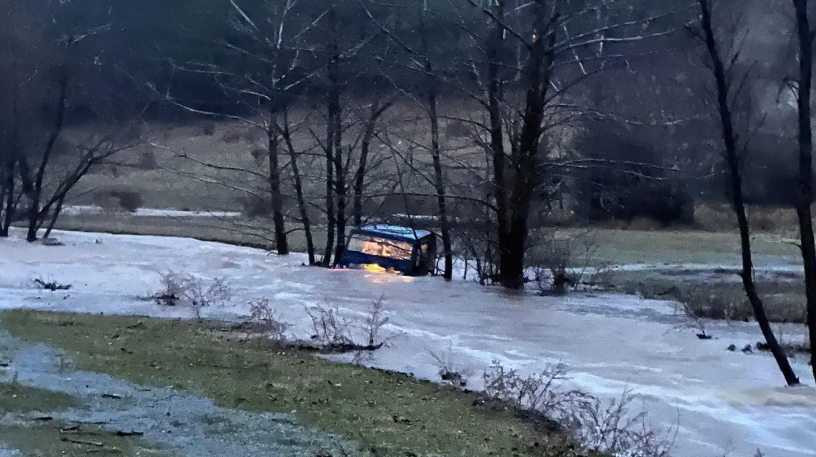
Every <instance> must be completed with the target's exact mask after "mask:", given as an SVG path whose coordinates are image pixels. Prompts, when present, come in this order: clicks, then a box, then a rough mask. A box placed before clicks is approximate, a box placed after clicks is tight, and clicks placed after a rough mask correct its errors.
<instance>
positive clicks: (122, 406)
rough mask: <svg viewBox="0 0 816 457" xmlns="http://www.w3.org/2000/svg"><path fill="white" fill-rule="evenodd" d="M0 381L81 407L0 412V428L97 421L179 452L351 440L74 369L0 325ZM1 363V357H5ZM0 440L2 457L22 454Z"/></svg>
mask: <svg viewBox="0 0 816 457" xmlns="http://www.w3.org/2000/svg"><path fill="white" fill-rule="evenodd" d="M0 359H2V360H8V363H7V364H8V366H7V367H3V368H0V383H10V382H16V383H19V384H20V385H23V386H27V387H34V388H39V389H46V390H50V391H54V392H61V393H65V394H68V395H70V396H71V397H73V398H75V399H76V400H77V403H78V405H79V406H78V407H73V408H70V409H68V410H64V411H38V412H28V413H23V414H13V413H8V414H6V415H5V416H0V427H3V426H6V427H15V426H32V425H34V422H35V421H36V420H37V419H36V417H42V416H50V417H52V418H53V421H58V422H62V423H66V424H99V425H101V426H102V427H104V428H106V429H108V430H110V431H111V432H113V433H118V432H123V433H133V432H136V433H138V434H140V435H141V434H143V435H141V436H142V439H143V440H144V441H146V442H148V443H151V444H155V445H158V446H159V447H160V448H163V449H167V450H169V451H171V453H172V454H173V455H180V456H190V457H198V456H219V457H221V456H223V457H244V456H271V457H277V456H279V457H298V456H303V457H306V456H308V457H313V456H315V455H316V454H317V453H318V452H319V451H321V450H331V449H337V448H338V447H342V448H344V449H345V450H346V451H348V450H349V449H350V446H349V445H347V444H344V443H340V442H339V441H337V440H335V439H334V438H333V437H331V436H329V435H327V434H325V433H320V432H317V431H314V430H310V429H307V428H305V427H303V426H302V425H300V424H298V423H297V422H296V421H295V420H294V419H293V417H292V416H290V415H285V414H271V413H263V414H258V413H248V412H245V411H238V410H232V409H226V408H222V407H219V406H216V405H215V404H214V403H213V402H212V401H211V400H209V399H207V398H203V397H197V396H193V395H189V394H184V393H181V392H179V391H176V390H174V389H173V388H172V386H168V387H161V388H156V387H151V388H146V387H143V386H137V385H133V384H131V383H128V382H125V381H122V380H119V379H113V378H111V377H109V376H106V375H101V374H98V373H89V372H84V371H76V370H74V369H73V368H72V366H71V362H70V360H69V359H67V358H65V357H64V356H63V355H61V354H59V353H58V352H56V351H55V350H53V349H51V348H49V347H47V346H44V345H29V344H25V343H22V342H21V341H18V340H16V339H14V338H12V337H11V336H10V335H8V334H7V333H5V332H2V331H0ZM4 364H6V363H4ZM16 452H17V451H14V450H12V449H9V448H7V447H4V445H3V443H0V457H7V456H9V457H10V456H16V455H22V454H18V453H16Z"/></svg>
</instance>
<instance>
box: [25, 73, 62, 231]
mask: <svg viewBox="0 0 816 457" xmlns="http://www.w3.org/2000/svg"><path fill="white" fill-rule="evenodd" d="M58 84H59V99H58V101H57V117H56V119H54V129H53V130H52V131H51V134H50V135H49V137H48V142H47V143H46V145H45V150H44V151H43V156H42V159H41V160H40V164H39V167H38V168H37V173H36V176H35V177H34V180H33V181H34V182H33V189H31V192H30V193H29V198H30V200H31V207H30V208H29V209H28V231H27V233H26V240H27V241H28V242H32V241H37V229H38V228H39V226H40V218H41V217H42V216H43V214H42V212H41V211H40V203H41V199H42V191H43V181H44V179H45V171H46V168H48V164H49V162H50V161H51V152H52V151H53V150H54V144H55V143H56V142H57V139H58V138H59V136H60V134H61V133H62V126H63V123H64V122H65V101H66V97H67V91H68V64H67V62H63V63H62V65H61V67H60V79H59V83H58ZM25 160H26V159H25V157H22V156H21V157H20V164H21V165H22V164H23V163H24V162H25ZM27 168H28V167H25V166H21V167H20V171H21V172H26V171H27V170H26V169H27Z"/></svg>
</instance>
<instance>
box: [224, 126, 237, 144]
mask: <svg viewBox="0 0 816 457" xmlns="http://www.w3.org/2000/svg"><path fill="white" fill-rule="evenodd" d="M241 136H242V132H241V130H240V129H238V128H232V129H229V130H227V131H226V132H224V135H223V136H222V137H221V139H222V140H223V141H224V142H225V143H237V142H239V141H241Z"/></svg>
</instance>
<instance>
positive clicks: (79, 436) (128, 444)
mask: <svg viewBox="0 0 816 457" xmlns="http://www.w3.org/2000/svg"><path fill="white" fill-rule="evenodd" d="M0 443H2V444H4V445H5V446H7V447H10V448H12V449H16V450H18V451H20V452H21V453H22V455H24V456H26V457H29V456H30V457H53V456H67V457H87V456H89V455H98V456H114V455H115V456H127V457H130V456H133V457H136V456H142V457H149V456H155V457H172V456H175V455H177V454H175V453H172V452H168V451H165V450H161V449H159V448H157V447H155V446H151V445H149V444H146V443H144V442H143V441H142V440H141V439H140V438H139V437H128V436H117V435H116V434H115V433H112V432H110V431H108V430H105V429H103V428H101V427H100V426H96V425H85V424H82V425H81V426H79V427H77V426H76V425H68V424H62V423H60V422H55V421H43V422H40V423H39V424H36V425H34V426H30V427H25V426H0Z"/></svg>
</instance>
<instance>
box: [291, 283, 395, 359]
mask: <svg viewBox="0 0 816 457" xmlns="http://www.w3.org/2000/svg"><path fill="white" fill-rule="evenodd" d="M384 304H385V298H384V297H380V298H378V299H377V300H374V301H373V302H372V304H371V308H370V309H369V312H368V315H367V316H366V318H365V320H364V322H363V323H362V324H360V323H359V322H358V321H353V320H350V319H346V318H344V317H342V316H341V315H340V308H338V307H336V306H329V305H326V306H320V305H317V306H315V307H313V308H310V309H307V310H306V314H307V315H308V316H309V319H310V320H311V322H312V335H311V339H312V340H313V341H315V342H317V344H318V347H319V348H320V349H321V350H324V351H327V352H355V351H356V352H358V353H362V352H370V351H375V350H377V349H379V348H381V347H383V345H385V340H383V339H381V338H380V336H379V333H380V330H381V329H382V327H383V326H384V325H385V324H387V323H388V318H387V317H383V312H384ZM355 336H356V338H355ZM363 338H365V339H366V340H367V341H366V342H365V343H362V342H360V340H362V339H363Z"/></svg>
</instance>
